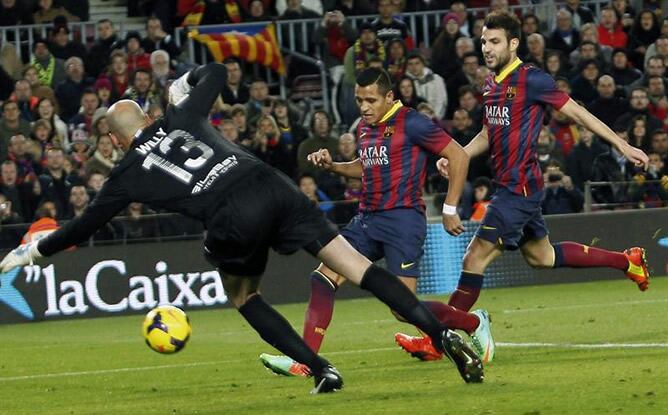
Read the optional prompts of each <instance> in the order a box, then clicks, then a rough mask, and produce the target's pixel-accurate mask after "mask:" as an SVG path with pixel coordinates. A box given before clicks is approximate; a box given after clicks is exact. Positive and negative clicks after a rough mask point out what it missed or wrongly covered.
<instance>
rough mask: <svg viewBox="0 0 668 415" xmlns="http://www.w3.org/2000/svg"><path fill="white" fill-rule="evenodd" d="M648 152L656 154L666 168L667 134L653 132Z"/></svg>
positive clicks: (662, 131) (667, 155)
mask: <svg viewBox="0 0 668 415" xmlns="http://www.w3.org/2000/svg"><path fill="white" fill-rule="evenodd" d="M650 151H651V152H652V153H656V154H658V155H659V157H661V159H662V160H663V162H664V166H666V167H667V168H668V133H666V132H665V131H664V130H654V132H653V133H652V141H651V145H650Z"/></svg>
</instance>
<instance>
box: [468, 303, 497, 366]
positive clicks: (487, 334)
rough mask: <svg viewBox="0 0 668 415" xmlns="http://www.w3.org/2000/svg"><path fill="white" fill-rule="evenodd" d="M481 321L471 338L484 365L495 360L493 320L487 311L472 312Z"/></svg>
mask: <svg viewBox="0 0 668 415" xmlns="http://www.w3.org/2000/svg"><path fill="white" fill-rule="evenodd" d="M471 313H472V314H475V315H476V316H477V317H478V319H479V320H480V324H478V328H477V329H475V332H474V333H473V335H472V336H471V340H472V343H473V348H474V349H475V351H476V353H478V356H480V359H481V360H482V362H483V363H489V362H491V361H492V360H493V359H494V348H495V345H494V338H493V337H492V328H491V320H490V318H489V313H488V312H487V311H486V310H475V311H472V312H471Z"/></svg>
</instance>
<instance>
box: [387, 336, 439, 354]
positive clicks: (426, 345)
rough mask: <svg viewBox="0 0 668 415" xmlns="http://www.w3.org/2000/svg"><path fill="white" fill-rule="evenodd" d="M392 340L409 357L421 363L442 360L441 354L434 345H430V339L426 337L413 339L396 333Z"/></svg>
mask: <svg viewBox="0 0 668 415" xmlns="http://www.w3.org/2000/svg"><path fill="white" fill-rule="evenodd" d="M394 340H395V341H396V342H397V344H398V345H399V346H401V348H402V349H404V350H405V351H406V352H407V353H410V355H411V356H413V357H416V358H418V359H420V360H422V361H432V360H441V359H443V353H442V352H439V351H438V350H436V348H434V345H433V344H432V343H431V338H429V337H428V336H425V337H414V336H409V335H407V334H403V333H397V334H395V335H394Z"/></svg>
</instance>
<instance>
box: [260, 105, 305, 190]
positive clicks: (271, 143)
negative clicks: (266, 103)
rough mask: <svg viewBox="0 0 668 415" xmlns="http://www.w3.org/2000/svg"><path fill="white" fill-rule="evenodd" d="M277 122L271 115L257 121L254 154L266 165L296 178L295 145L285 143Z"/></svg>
mask: <svg viewBox="0 0 668 415" xmlns="http://www.w3.org/2000/svg"><path fill="white" fill-rule="evenodd" d="M282 138H283V137H282V136H281V131H280V130H279V129H278V125H277V124H276V120H275V119H274V117H272V116H271V115H261V116H260V117H259V118H258V120H257V127H256V129H255V137H254V139H253V146H252V148H251V149H252V151H253V153H254V154H255V155H256V156H257V157H258V158H259V159H260V160H262V161H264V162H265V163H267V164H269V165H271V166H274V167H276V168H277V169H279V170H280V171H282V172H283V173H285V174H286V175H287V176H288V177H294V176H295V170H296V167H297V166H296V164H295V148H296V146H295V145H294V144H293V143H290V142H287V141H283V140H282Z"/></svg>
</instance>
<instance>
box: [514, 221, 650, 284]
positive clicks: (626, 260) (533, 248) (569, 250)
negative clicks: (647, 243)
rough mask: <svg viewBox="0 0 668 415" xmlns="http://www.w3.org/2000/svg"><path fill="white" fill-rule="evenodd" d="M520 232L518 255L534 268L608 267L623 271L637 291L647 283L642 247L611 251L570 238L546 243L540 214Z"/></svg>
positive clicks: (647, 273) (543, 222)
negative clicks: (636, 286) (520, 250)
mask: <svg viewBox="0 0 668 415" xmlns="http://www.w3.org/2000/svg"><path fill="white" fill-rule="evenodd" d="M524 233H525V238H524V239H525V241H524V243H523V244H522V246H521V249H522V255H523V256H524V258H525V259H526V261H527V263H528V264H529V265H530V266H532V267H534V268H561V267H569V268H593V267H608V268H614V269H618V270H620V271H623V272H624V273H625V274H626V276H627V278H629V279H630V280H632V281H634V282H635V283H636V284H637V285H638V288H640V290H641V291H645V290H646V289H647V287H648V286H649V272H648V269H647V259H646V257H645V250H644V249H642V248H630V249H627V250H626V251H624V252H615V251H608V250H605V249H601V248H595V247H592V246H587V245H583V244H579V243H577V242H570V241H568V242H559V243H550V240H549V238H548V236H547V227H546V225H545V221H544V219H543V217H542V215H537V216H536V217H535V218H534V219H533V220H531V221H530V222H529V223H527V225H526V227H525V230H524Z"/></svg>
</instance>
